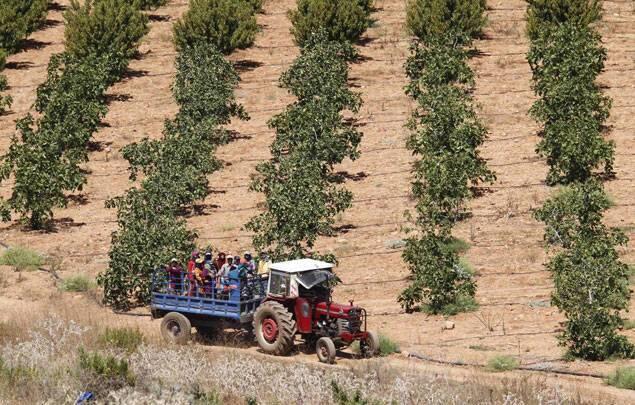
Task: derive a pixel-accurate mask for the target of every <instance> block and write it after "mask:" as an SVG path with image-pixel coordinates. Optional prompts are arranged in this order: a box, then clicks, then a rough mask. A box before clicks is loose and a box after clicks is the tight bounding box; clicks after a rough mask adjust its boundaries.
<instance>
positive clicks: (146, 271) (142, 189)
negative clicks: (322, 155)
mask: <svg viewBox="0 0 635 405" xmlns="http://www.w3.org/2000/svg"><path fill="white" fill-rule="evenodd" d="M241 1H242V0H241ZM241 1H238V2H236V1H233V2H228V1H218V0H205V1H193V2H191V3H190V8H189V9H188V11H187V12H186V13H185V14H184V16H183V18H182V19H181V20H179V21H178V22H177V23H176V24H175V26H174V39H175V43H176V47H177V52H178V55H177V58H176V72H177V73H176V78H175V81H174V84H173V86H172V92H173V95H174V99H175V100H176V103H177V104H178V106H179V112H178V113H177V115H176V117H175V118H174V119H172V120H167V121H166V122H165V125H164V129H163V137H162V138H161V139H159V140H149V139H143V140H142V141H140V142H136V143H133V144H131V145H128V146H126V147H125V148H124V149H123V156H124V158H125V159H127V160H128V162H129V165H130V180H131V181H136V180H138V179H139V178H140V179H142V180H141V181H140V184H139V187H134V188H131V189H129V190H128V191H127V192H126V193H125V194H124V195H123V196H121V197H117V198H114V199H112V200H109V201H107V203H106V206H107V207H109V208H116V209H117V222H118V230H117V231H116V232H114V233H113V235H112V244H111V248H110V252H109V256H110V263H109V266H108V269H107V270H106V271H105V272H104V273H102V274H100V275H99V277H98V282H99V284H100V285H101V286H102V287H103V288H104V301H105V303H107V304H109V305H112V306H114V307H115V308H119V309H127V308H129V307H130V306H131V305H135V304H142V303H146V302H147V301H148V299H149V291H150V288H149V287H150V282H151V275H152V271H153V269H154V268H156V266H159V265H161V264H164V263H167V262H168V261H169V260H170V258H172V257H177V258H179V259H180V260H182V261H185V260H186V258H187V257H188V254H189V253H190V252H191V251H192V249H194V246H195V239H196V236H197V235H196V232H195V231H192V230H190V229H188V227H187V223H186V221H185V219H184V214H186V213H187V212H188V210H189V209H191V208H192V204H193V203H194V202H195V201H198V200H201V199H204V198H205V196H207V194H208V190H209V184H208V176H209V175H210V174H212V173H213V172H215V171H216V170H218V169H220V167H221V164H220V162H219V161H218V160H217V159H216V157H215V152H216V149H217V148H218V146H219V145H221V144H223V143H225V142H227V141H228V139H229V134H228V132H227V131H226V130H225V129H223V127H222V126H223V125H225V124H227V123H229V122H230V120H231V119H232V118H233V117H236V118H239V119H248V116H247V114H246V112H245V111H244V109H243V107H242V106H241V105H239V104H238V103H237V102H236V101H235V97H234V89H235V87H236V86H237V85H238V82H239V80H240V78H239V76H238V74H237V73H236V71H235V69H234V67H233V66H232V64H231V63H230V62H228V61H227V60H226V59H225V58H224V57H223V53H230V52H231V51H232V50H234V49H235V48H236V47H246V46H249V45H250V44H251V43H252V42H253V39H254V37H253V36H250V37H249V38H250V39H249V40H248V41H245V42H237V41H234V40H227V39H228V38H241V39H240V41H243V40H244V39H245V37H244V36H243V34H244V29H245V25H244V24H243V23H242V22H245V21H247V22H249V21H252V20H253V21H255V17H254V13H255V12H256V11H257V10H259V9H260V2H257V1H249V2H247V1H246V0H245V1H244V2H243V3H244V4H239V5H238V6H239V8H241V9H245V7H247V6H249V7H248V9H249V10H250V12H249V13H248V14H236V13H235V12H237V11H238V8H236V7H237V6H236V4H237V3H240V2H241ZM236 18H238V19H239V20H240V21H241V22H240V23H236V21H237V20H236ZM254 26H255V25H254ZM253 33H254V34H255V31H253ZM148 252H152V254H148Z"/></svg>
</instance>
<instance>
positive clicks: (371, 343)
mask: <svg viewBox="0 0 635 405" xmlns="http://www.w3.org/2000/svg"><path fill="white" fill-rule="evenodd" d="M359 351H360V353H361V354H362V356H364V357H373V356H377V355H378V354H379V336H378V335H377V333H376V332H372V331H368V333H367V334H366V339H364V340H362V341H360V342H359Z"/></svg>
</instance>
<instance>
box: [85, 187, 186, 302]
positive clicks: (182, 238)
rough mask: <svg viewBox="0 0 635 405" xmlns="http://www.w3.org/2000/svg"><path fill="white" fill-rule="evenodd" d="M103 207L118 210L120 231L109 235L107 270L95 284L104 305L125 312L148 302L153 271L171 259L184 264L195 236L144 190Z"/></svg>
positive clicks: (132, 190)
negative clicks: (97, 285) (102, 294)
mask: <svg viewBox="0 0 635 405" xmlns="http://www.w3.org/2000/svg"><path fill="white" fill-rule="evenodd" d="M106 207H107V208H116V209H117V223H118V226H119V229H118V230H117V231H115V232H114V233H113V235H112V244H111V248H110V252H109V256H110V262H109V265H108V269H107V270H106V271H105V272H104V273H101V274H100V275H99V276H98V278H97V282H98V283H99V285H100V286H101V287H102V288H103V289H104V302H105V303H106V304H108V305H111V306H113V307H115V308H117V309H123V310H127V309H129V308H130V307H131V306H134V305H139V304H145V303H147V302H148V301H149V299H150V284H151V282H152V273H153V271H154V269H156V268H157V267H158V266H161V265H164V264H165V263H168V262H169V260H170V259H171V258H173V257H176V258H178V259H179V260H181V261H184V260H185V259H186V258H187V257H188V255H189V253H190V252H191V251H192V249H193V248H194V240H195V238H196V234H195V233H193V232H191V231H189V230H188V229H187V224H186V221H185V220H184V219H183V218H179V217H177V216H176V215H174V212H173V211H172V210H170V209H165V207H164V204H163V202H162V201H160V200H157V198H156V196H153V195H152V194H151V193H150V192H147V191H145V190H136V189H131V190H129V191H128V192H127V193H126V194H125V196H123V197H118V198H115V199H112V200H109V201H108V202H107V203H106Z"/></svg>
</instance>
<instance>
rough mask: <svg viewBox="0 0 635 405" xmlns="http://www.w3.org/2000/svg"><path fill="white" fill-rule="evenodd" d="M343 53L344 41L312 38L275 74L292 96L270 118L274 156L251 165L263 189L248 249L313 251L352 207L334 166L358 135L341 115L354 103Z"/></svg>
mask: <svg viewBox="0 0 635 405" xmlns="http://www.w3.org/2000/svg"><path fill="white" fill-rule="evenodd" d="M323 39H325V38H323ZM346 55H347V51H346V47H345V45H341V44H337V43H333V42H329V41H317V39H316V40H312V42H311V43H310V44H307V46H305V47H304V48H303V49H302V50H301V54H300V56H299V57H298V58H297V59H296V60H295V61H294V63H293V65H292V66H291V68H290V69H289V70H288V71H287V72H285V73H284V74H283V75H282V77H281V80H280V81H281V85H282V86H283V87H285V88H287V89H288V90H289V91H290V92H291V93H292V94H294V95H295V96H296V97H298V101H297V102H296V103H294V104H292V105H290V106H289V107H288V108H287V109H286V111H285V112H283V113H281V114H279V115H277V116H275V117H274V118H273V119H271V120H270V122H269V126H270V127H271V128H273V129H275V130H276V139H275V140H274V142H273V144H272V146H271V153H272V155H273V158H272V159H271V160H270V161H268V162H265V163H262V164H260V165H258V166H257V168H256V171H257V174H256V176H254V179H253V182H252V184H251V190H252V191H257V192H262V193H264V194H265V198H266V202H265V212H263V213H262V214H260V215H257V216H256V217H254V218H252V219H251V221H250V222H249V223H248V224H247V225H246V228H247V229H249V230H251V231H253V232H255V234H256V235H255V236H254V240H253V243H254V246H255V247H256V248H257V249H260V250H268V251H270V252H271V253H272V256H273V257H274V258H276V259H284V258H300V257H306V256H309V255H313V254H315V252H313V248H314V245H315V242H316V240H317V238H318V236H320V235H332V234H333V232H334V231H333V224H334V222H335V217H336V215H337V214H338V213H340V212H342V211H344V210H345V209H347V208H348V207H350V205H351V200H352V194H351V193H350V192H349V191H348V190H346V189H344V188H343V187H340V186H338V183H339V182H340V181H341V179H340V178H339V177H338V176H337V175H336V174H335V173H334V170H333V167H334V166H335V165H336V164H339V163H341V162H342V161H343V160H344V159H345V158H350V159H353V160H354V159H356V158H357V157H358V156H359V151H358V146H359V144H360V142H361V137H362V134H361V133H360V132H358V131H357V130H356V129H355V127H354V126H353V124H352V123H350V122H346V121H345V120H344V117H343V115H342V111H344V110H349V111H351V112H356V111H357V110H358V108H359V106H360V104H361V101H360V98H359V95H357V94H354V93H353V92H351V91H350V90H349V89H348V88H347V81H348V66H347V65H346V59H345V58H346ZM329 259H330V260H334V258H333V257H330V258H329Z"/></svg>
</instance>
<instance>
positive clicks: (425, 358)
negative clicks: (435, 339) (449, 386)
mask: <svg viewBox="0 0 635 405" xmlns="http://www.w3.org/2000/svg"><path fill="white" fill-rule="evenodd" d="M546 333H556V332H537V333H535V334H537V335H539V334H546ZM504 336H508V335H504ZM408 357H409V358H414V359H417V360H422V361H427V362H429V363H436V364H444V365H450V366H461V367H477V368H482V369H485V368H487V366H486V365H483V364H478V363H470V362H464V361H449V360H441V359H436V358H433V357H430V356H425V355H422V354H418V353H416V352H410V353H408ZM515 370H521V371H531V372H538V373H546V374H560V375H570V376H576V377H590V378H599V379H605V378H606V375H603V374H598V373H583V372H579V371H569V370H558V369H548V370H546V369H539V368H534V367H528V366H520V367H518V368H516V369H515Z"/></svg>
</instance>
